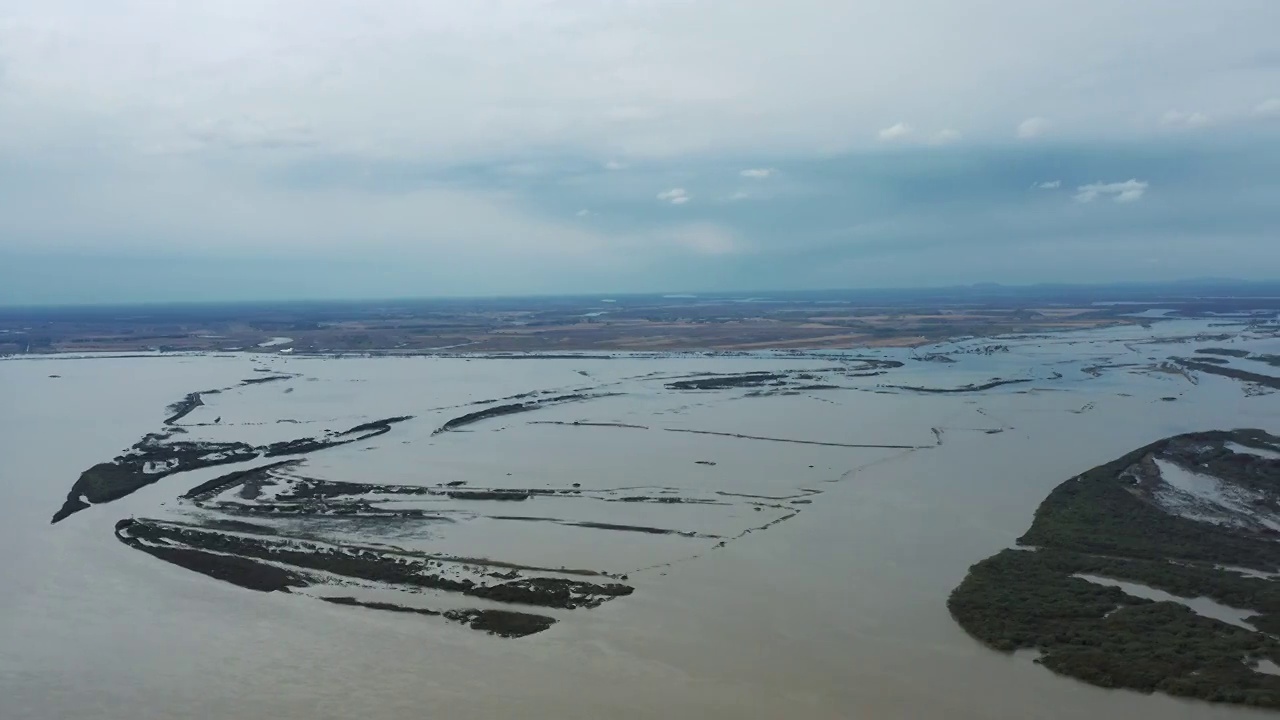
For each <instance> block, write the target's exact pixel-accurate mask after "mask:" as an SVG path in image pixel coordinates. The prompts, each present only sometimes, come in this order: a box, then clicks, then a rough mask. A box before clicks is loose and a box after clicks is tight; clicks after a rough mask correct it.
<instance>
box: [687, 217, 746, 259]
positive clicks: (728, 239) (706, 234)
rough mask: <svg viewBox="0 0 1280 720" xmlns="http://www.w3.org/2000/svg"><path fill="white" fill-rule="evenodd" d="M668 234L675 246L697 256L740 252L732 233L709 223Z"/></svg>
mask: <svg viewBox="0 0 1280 720" xmlns="http://www.w3.org/2000/svg"><path fill="white" fill-rule="evenodd" d="M669 234H670V237H671V240H672V241H674V243H675V244H676V245H677V246H680V247H682V248H684V249H686V250H690V251H692V252H694V253H697V254H699V255H730V254H733V253H736V252H740V251H741V250H742V248H741V247H739V244H738V241H737V239H736V238H735V237H734V235H733V233H732V232H730V231H729V230H728V229H726V228H723V227H721V226H719V225H712V224H710V223H696V224H693V225H684V226H681V227H678V228H674V229H672V230H670V231H669Z"/></svg>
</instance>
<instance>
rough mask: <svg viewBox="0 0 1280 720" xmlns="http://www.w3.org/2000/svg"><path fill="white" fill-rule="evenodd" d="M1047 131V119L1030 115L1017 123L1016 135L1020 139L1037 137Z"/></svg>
mask: <svg viewBox="0 0 1280 720" xmlns="http://www.w3.org/2000/svg"><path fill="white" fill-rule="evenodd" d="M1048 131H1049V121H1048V120H1046V119H1044V118H1042V117H1031V118H1027V119H1026V120H1023V121H1022V122H1020V123H1018V128H1017V135H1018V137H1019V138H1020V139H1022V140H1030V139H1032V138H1038V137H1040V136H1041V135H1044V134H1045V133H1046V132H1048Z"/></svg>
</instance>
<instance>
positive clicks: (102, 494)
mask: <svg viewBox="0 0 1280 720" xmlns="http://www.w3.org/2000/svg"><path fill="white" fill-rule="evenodd" d="M193 394H195V395H199V393H193ZM187 397H188V398H190V397H191V396H190V395H188V396H187ZM184 402H185V401H184ZM188 412H189V410H188ZM405 419H407V418H406V417H395V418H387V419H385V420H378V421H375V422H371V423H365V424H364V425H363V426H358V427H365V428H368V429H366V430H364V431H362V432H361V433H360V434H359V435H356V436H354V437H347V436H349V435H351V434H352V430H348V431H346V432H342V433H337V434H331V435H330V436H328V437H326V438H321V439H317V438H299V439H296V440H286V441H281V442H275V443H271V444H269V445H262V446H253V445H249V444H248V443H243V442H233V443H212V442H188V441H173V440H171V433H173V432H175V430H170V431H168V432H165V433H149V434H147V435H146V436H144V437H143V438H142V439H141V440H139V441H138V442H136V443H134V444H133V446H132V447H130V448H129V450H127V451H125V452H124V453H122V454H121V455H119V456H117V457H116V458H115V459H113V460H111V461H110V462H105V463H98V464H97V465H94V466H93V467H91V468H89V469H88V470H85V471H84V472H83V473H81V474H80V477H79V478H78V479H77V480H76V481H75V483H74V484H73V485H72V486H71V490H70V491H69V492H68V493H67V499H66V501H65V502H64V503H63V504H62V507H61V508H60V509H59V510H58V511H57V512H56V513H54V515H53V519H52V520H51V522H54V523H56V522H59V521H61V520H64V519H66V518H67V517H70V516H71V515H73V514H75V513H77V512H79V511H81V510H84V509H86V508H88V507H90V506H91V505H98V504H101V503H106V502H111V501H112V500H118V499H120V498H122V497H125V496H126V495H129V494H131V493H133V492H136V491H137V490H139V489H141V488H143V487H146V486H147V485H151V484H152V483H156V482H159V481H160V480H161V479H163V478H165V477H168V476H170V475H174V474H176V473H181V472H186V471H188V470H196V469H199V468H206V467H214V466H218V465H230V464H235V463H241V462H245V461H248V460H253V459H255V458H259V457H279V456H282V455H305V454H308V453H312V452H315V451H317V450H324V449H326V448H331V447H337V446H339V445H345V444H348V443H353V442H360V441H363V440H368V439H370V438H373V437H377V436H379V435H382V434H385V433H388V432H390V431H391V426H392V425H394V424H395V423H398V422H401V421H403V420H405ZM179 429H180V428H179ZM338 438H344V439H338ZM86 501H87V502H86Z"/></svg>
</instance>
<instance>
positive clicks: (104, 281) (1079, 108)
mask: <svg viewBox="0 0 1280 720" xmlns="http://www.w3.org/2000/svg"><path fill="white" fill-rule="evenodd" d="M1277 28H1280V3H1276V2H1275V1H1274V0H1234V1H1232V2H1228V3H1221V2H1191V1H1187V2H1176V3H1170V2H1166V1H1163V0H1130V1H1128V2H1124V3H1114V2H1102V1H1100V0H1075V1H1074V2H1052V1H1048V0H1043V1H1035V2H1020V3H1009V2H993V1H975V2H966V3H956V2H951V1H950V0H917V1H914V2H899V3H891V4H890V3H870V2H865V3H863V2H859V3H854V2H821V1H816V0H807V1H806V0H796V1H794V2H787V3H780V2H767V1H762V0H732V1H730V0H723V1H715V0H707V1H703V2H692V1H680V0H647V1H644V0H635V1H632V2H600V1H598V0H563V1H559V2H550V1H535V0H511V1H508V2H500V1H486V2H466V3H445V2H408V1H404V2H378V3H367V2H320V3H317V2H301V1H276V2H262V1H253V2H248V1H246V2H219V3H204V4H200V3H148V2H103V1H100V0H92V1H90V0H46V1H44V2H39V3H32V2H16V1H14V0H0V303H2V304H10V305H12V304H42V303H51V304H56V303H84V302H132V301H154V300H223V299H277V298H295V297H296V298H344V297H388V296H440V295H491V294H524V293H577V292H605V291H609V292H673V291H680V290H754V289H788V288H815V287H829V288H845V287H886V286H929V285H947V284H963V283H972V282H1002V283H1011V282H1012V283H1019V282H1061V281H1070V282H1078V281H1126V280H1170V279H1177V278H1186V277H1205V276H1215V277H1238V278H1245V279H1264V278H1268V277H1274V275H1275V273H1276V270H1277V269H1278V268H1280V243H1277V242H1276V238H1275V230H1276V228H1277V227H1280V173H1277V172H1276V168H1278V167H1280V143H1278V141H1280V46H1278V45H1277V39H1276V29H1277Z"/></svg>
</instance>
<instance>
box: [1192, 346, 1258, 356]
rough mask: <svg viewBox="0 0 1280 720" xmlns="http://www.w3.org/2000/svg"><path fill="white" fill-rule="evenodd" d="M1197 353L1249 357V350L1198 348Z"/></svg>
mask: <svg viewBox="0 0 1280 720" xmlns="http://www.w3.org/2000/svg"><path fill="white" fill-rule="evenodd" d="M1196 352H1198V353H1204V354H1206V355H1227V356H1229V357H1233V358H1246V357H1249V351H1248V350H1238V349H1235V348H1197V349H1196Z"/></svg>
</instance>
